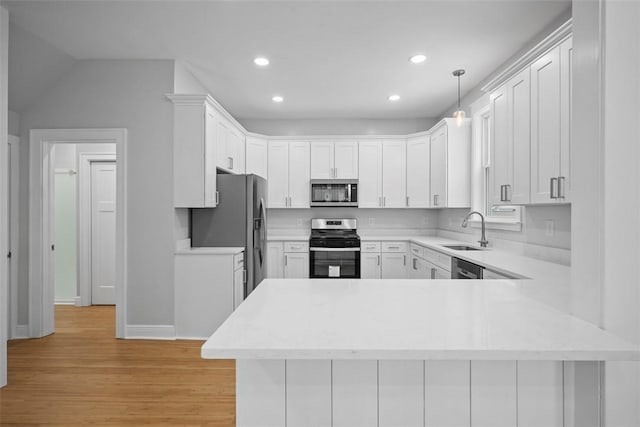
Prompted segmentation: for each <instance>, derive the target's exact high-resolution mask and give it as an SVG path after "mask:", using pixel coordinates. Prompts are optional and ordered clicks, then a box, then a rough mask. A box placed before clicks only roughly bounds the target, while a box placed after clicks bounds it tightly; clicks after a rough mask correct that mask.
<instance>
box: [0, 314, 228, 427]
mask: <svg viewBox="0 0 640 427" xmlns="http://www.w3.org/2000/svg"><path fill="white" fill-rule="evenodd" d="M55 316H56V333H55V334H53V335H51V336H48V337H45V338H41V339H32V340H14V341H10V342H9V344H8V368H9V372H8V375H9V377H8V381H9V383H8V386H7V387H6V388H4V389H1V390H0V425H7V424H13V425H15V424H30V425H34V424H37V425H46V424H59V425H66V426H70V425H88V424H99V425H142V424H153V425H210V426H233V425H235V363H234V361H204V360H202V359H200V346H201V345H202V342H201V341H138V340H117V339H115V338H114V336H115V309H114V307H113V306H91V307H74V306H60V305H58V306H56V307H55Z"/></svg>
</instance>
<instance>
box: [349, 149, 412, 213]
mask: <svg viewBox="0 0 640 427" xmlns="http://www.w3.org/2000/svg"><path fill="white" fill-rule="evenodd" d="M358 152H359V158H360V160H359V161H360V167H359V170H360V172H359V180H358V207H361V208H385V207H386V208H403V207H405V206H406V192H407V188H406V185H407V182H406V179H407V159H406V141H405V140H404V139H397V140H384V141H360V144H359V150H358Z"/></svg>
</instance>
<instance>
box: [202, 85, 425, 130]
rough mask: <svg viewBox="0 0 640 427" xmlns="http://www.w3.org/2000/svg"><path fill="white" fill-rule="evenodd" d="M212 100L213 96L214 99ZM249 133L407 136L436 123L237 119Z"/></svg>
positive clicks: (413, 121)
mask: <svg viewBox="0 0 640 427" xmlns="http://www.w3.org/2000/svg"><path fill="white" fill-rule="evenodd" d="M214 97H215V95H214ZM237 120H238V121H239V122H240V123H241V124H242V126H244V127H245V129H247V130H248V131H249V132H255V133H260V134H263V135H270V136H292V135H406V134H409V133H414V132H420V131H425V130H429V129H430V128H431V127H432V126H433V125H434V124H436V120H435V119H433V118H417V119H388V120H379V119H297V120H270V119H248V118H238V119H237Z"/></svg>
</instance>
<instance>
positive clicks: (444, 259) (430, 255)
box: [423, 248, 451, 271]
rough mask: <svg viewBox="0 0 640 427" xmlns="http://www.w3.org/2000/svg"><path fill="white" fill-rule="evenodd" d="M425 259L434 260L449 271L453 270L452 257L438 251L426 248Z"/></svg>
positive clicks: (434, 262) (433, 261)
mask: <svg viewBox="0 0 640 427" xmlns="http://www.w3.org/2000/svg"><path fill="white" fill-rule="evenodd" d="M423 254H424V259H426V260H427V261H430V262H432V263H433V264H435V265H437V266H438V267H441V268H444V269H445V270H447V271H451V257H450V256H449V255H445V254H443V253H440V252H438V251H434V250H431V249H427V248H424V250H423Z"/></svg>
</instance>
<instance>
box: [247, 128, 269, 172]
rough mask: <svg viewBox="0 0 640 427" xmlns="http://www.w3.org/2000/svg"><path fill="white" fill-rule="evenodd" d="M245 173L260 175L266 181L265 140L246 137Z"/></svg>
mask: <svg viewBox="0 0 640 427" xmlns="http://www.w3.org/2000/svg"><path fill="white" fill-rule="evenodd" d="M245 150H246V155H245V158H246V160H245V170H246V173H252V174H256V175H260V176H261V177H263V178H264V179H267V140H266V139H263V138H256V137H253V136H248V137H247V138H246V141H245Z"/></svg>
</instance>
